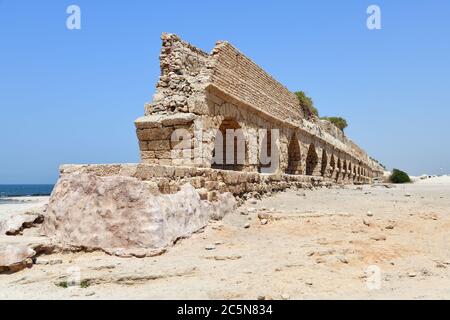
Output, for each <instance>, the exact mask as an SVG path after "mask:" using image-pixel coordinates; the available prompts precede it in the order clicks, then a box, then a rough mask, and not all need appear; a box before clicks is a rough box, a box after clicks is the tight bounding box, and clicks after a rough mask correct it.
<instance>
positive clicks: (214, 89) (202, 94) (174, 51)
mask: <svg viewBox="0 0 450 320" xmlns="http://www.w3.org/2000/svg"><path fill="white" fill-rule="evenodd" d="M160 66H161V74H160V77H159V81H158V83H157V86H156V87H157V88H156V93H155V94H154V96H153V101H152V102H151V103H149V104H146V105H145V115H144V116H143V117H140V118H138V119H137V120H136V121H135V125H136V133H137V137H138V140H139V149H140V155H141V163H140V164H129V165H82V166H73V165H68V166H62V168H61V172H62V173H63V174H64V173H72V172H81V173H83V172H84V173H93V174H95V175H98V176H107V175H126V176H132V177H135V178H138V179H140V180H142V181H146V182H148V183H149V184H152V185H153V187H154V189H155V190H158V192H162V193H174V192H176V191H177V190H179V188H180V185H182V184H184V183H187V182H188V183H190V184H191V185H192V186H194V187H195V188H196V189H197V190H198V191H199V192H200V194H201V196H202V198H203V199H208V200H211V199H215V198H216V197H217V195H218V194H220V193H223V192H231V193H233V194H234V195H237V196H239V195H243V194H245V193H254V192H256V193H264V192H269V191H273V190H282V189H285V188H287V187H289V186H292V185H296V186H299V187H302V186H305V185H321V184H322V185H331V184H336V183H340V184H348V183H361V184H362V183H370V182H371V181H372V179H373V178H374V177H378V176H382V174H383V168H382V167H381V165H380V164H378V163H377V162H376V161H374V160H372V159H371V158H370V157H369V156H368V155H367V154H366V153H365V152H364V151H363V150H362V149H361V148H359V147H358V146H357V145H356V144H355V143H353V142H352V141H351V140H349V139H348V138H347V137H346V136H345V135H344V133H343V132H342V131H341V130H340V129H338V128H337V127H335V126H334V125H333V124H331V123H330V122H328V121H325V120H320V119H319V118H317V117H316V116H315V115H313V114H311V112H310V111H308V110H306V109H304V108H302V107H301V106H300V104H299V101H298V99H297V97H296V95H295V94H293V93H292V92H290V91H289V90H288V89H287V88H285V87H284V86H283V85H282V84H280V83H279V82H277V81H276V80H275V79H273V78H272V77H271V76H270V75H269V74H267V73H266V72H265V71H264V70H262V69H261V68H260V67H259V66H258V65H256V64H255V63H254V62H252V61H251V60H250V59H249V58H247V57H246V56H245V55H243V54H242V53H241V52H239V51H238V50H237V49H236V48H234V47H233V46H232V45H231V44H229V43H228V42H218V43H217V44H216V46H215V47H214V49H213V50H212V52H211V54H207V53H205V52H203V51H201V50H200V49H198V48H196V47H194V46H192V45H191V44H189V43H187V42H185V41H183V40H181V39H180V38H179V37H178V36H176V35H174V34H163V35H162V48H161V53H160ZM230 145H231V146H230ZM239 151H240V152H239ZM217 158H221V159H222V160H224V161H222V162H219V163H218V162H217Z"/></svg>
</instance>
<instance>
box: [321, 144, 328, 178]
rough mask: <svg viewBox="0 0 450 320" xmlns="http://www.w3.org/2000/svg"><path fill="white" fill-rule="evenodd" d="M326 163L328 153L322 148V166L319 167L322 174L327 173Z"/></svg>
mask: <svg viewBox="0 0 450 320" xmlns="http://www.w3.org/2000/svg"><path fill="white" fill-rule="evenodd" d="M327 165H328V155H327V152H326V151H325V149H323V150H322V166H321V168H320V173H321V174H322V176H325V175H326V174H327Z"/></svg>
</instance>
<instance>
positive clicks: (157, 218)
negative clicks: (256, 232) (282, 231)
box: [0, 174, 234, 265]
mask: <svg viewBox="0 0 450 320" xmlns="http://www.w3.org/2000/svg"><path fill="white" fill-rule="evenodd" d="M160 183H161V184H164V185H165V184H166V183H167V186H168V188H169V191H170V188H172V190H173V188H175V186H176V184H174V183H172V184H171V183H170V180H169V179H162V180H161V181H160ZM153 186H154V185H153ZM152 193H153V192H152V191H151V188H150V185H149V183H148V182H143V181H140V180H138V179H136V178H131V177H121V176H109V177H98V176H95V175H92V174H71V175H65V176H63V177H61V178H60V180H59V181H58V183H57V185H56V186H55V189H54V191H53V194H52V197H51V199H50V203H49V206H48V209H47V215H46V218H45V221H44V224H43V232H44V234H45V235H47V236H49V237H51V238H53V239H54V241H56V243H58V244H59V245H61V246H62V247H63V248H64V247H86V248H96V249H99V248H100V249H105V250H106V249H108V250H110V249H111V248H115V249H119V248H122V249H126V250H127V249H133V248H134V249H139V248H148V249H157V248H163V247H166V246H168V245H170V244H172V243H173V242H174V241H175V240H176V239H178V238H180V237H186V236H189V235H190V234H192V233H193V232H195V231H197V230H199V229H200V228H203V227H204V226H205V225H206V224H207V223H208V220H209V219H211V218H212V217H217V216H223V214H225V213H227V212H230V211H231V210H232V208H233V205H234V204H233V203H232V202H231V198H232V197H231V195H224V197H223V198H221V199H222V200H223V201H218V202H216V203H210V202H206V201H201V199H200V195H199V194H198V192H197V191H196V190H195V189H194V188H193V187H192V186H190V185H188V184H186V185H184V186H181V190H180V191H179V192H177V193H176V194H170V195H163V194H159V195H154V194H152ZM230 197H231V198H230ZM227 198H229V199H227ZM8 250H10V251H11V250H12V249H8ZM19 253H20V254H19ZM19 253H18V254H16V255H15V256H14V257H13V258H14V259H12V258H8V260H7V261H6V260H5V259H6V258H5V257H9V255H5V254H0V259H3V260H1V263H0V265H10V264H12V263H16V262H17V261H21V260H23V258H24V257H29V256H32V255H33V252H31V251H29V250H26V249H23V250H22V251H20V252H19ZM17 255H18V256H20V259H16V258H15V257H16V256H17ZM5 261H6V262H5Z"/></svg>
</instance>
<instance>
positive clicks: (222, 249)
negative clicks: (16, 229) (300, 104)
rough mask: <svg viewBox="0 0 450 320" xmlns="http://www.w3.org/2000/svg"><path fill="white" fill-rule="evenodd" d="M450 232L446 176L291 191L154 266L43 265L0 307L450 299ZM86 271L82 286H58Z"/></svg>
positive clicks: (242, 212)
mask: <svg viewBox="0 0 450 320" xmlns="http://www.w3.org/2000/svg"><path fill="white" fill-rule="evenodd" d="M258 214H265V215H266V216H267V218H269V219H268V220H269V221H268V223H267V224H265V225H263V224H262V223H261V220H260V219H259V218H258ZM263 222H265V221H263ZM246 224H249V227H248V228H245V225H246ZM449 231H450V177H441V178H433V179H429V180H424V181H419V182H417V183H414V184H408V185H398V186H395V187H393V188H386V187H384V186H364V187H359V188H358V187H356V186H351V187H346V188H344V189H331V190H330V189H320V190H313V191H309V190H308V191H304V190H298V191H295V190H289V191H287V192H283V193H278V194H275V195H272V196H271V197H266V198H264V199H262V200H258V201H256V202H255V201H249V202H248V203H246V204H245V205H244V206H242V207H240V208H238V209H237V210H236V211H235V212H234V213H233V214H230V215H228V216H227V217H225V219H224V220H223V221H221V222H215V223H211V224H210V225H209V226H208V227H206V228H205V229H204V230H203V231H202V232H200V233H197V234H195V235H194V236H193V237H191V238H189V239H184V240H180V241H179V242H178V243H177V244H176V245H175V246H174V247H172V248H170V249H169V251H168V252H167V253H165V254H163V255H161V256H158V257H153V258H144V259H137V258H130V259H125V258H117V257H112V256H108V255H106V254H103V253H98V252H94V253H77V254H74V253H71V254H53V255H50V256H42V257H39V258H38V262H40V263H52V265H50V264H48V265H34V266H33V268H31V269H26V270H23V271H21V272H18V273H15V274H10V275H0V298H1V299H12V298H25V299H105V298H112V299H257V298H258V297H263V296H264V297H265V298H266V299H271V298H273V299H282V298H284V299H317V298H325V299H332V298H337V299H356V298H361V299H399V298H407V299H429V298H437V299H444V298H445V299H449V298H450V277H449V275H450V246H449V243H450V242H449V240H450V239H449ZM78 270H79V274H80V278H81V282H82V284H83V288H81V287H69V288H63V287H61V286H57V285H56V284H58V283H60V284H65V281H66V280H67V276H68V275H76V274H77V272H78ZM378 280H379V281H378Z"/></svg>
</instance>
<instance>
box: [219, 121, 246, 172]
mask: <svg viewBox="0 0 450 320" xmlns="http://www.w3.org/2000/svg"><path fill="white" fill-rule="evenodd" d="M246 158H247V146H246V143H245V137H244V133H243V131H242V129H241V126H240V125H239V124H238V122H237V121H236V120H234V119H231V118H227V119H224V120H223V121H222V123H221V125H220V127H219V129H218V130H217V134H216V140H215V147H214V151H213V163H212V165H211V167H212V168H213V169H221V170H235V171H241V170H243V169H244V167H245V159H246Z"/></svg>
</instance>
